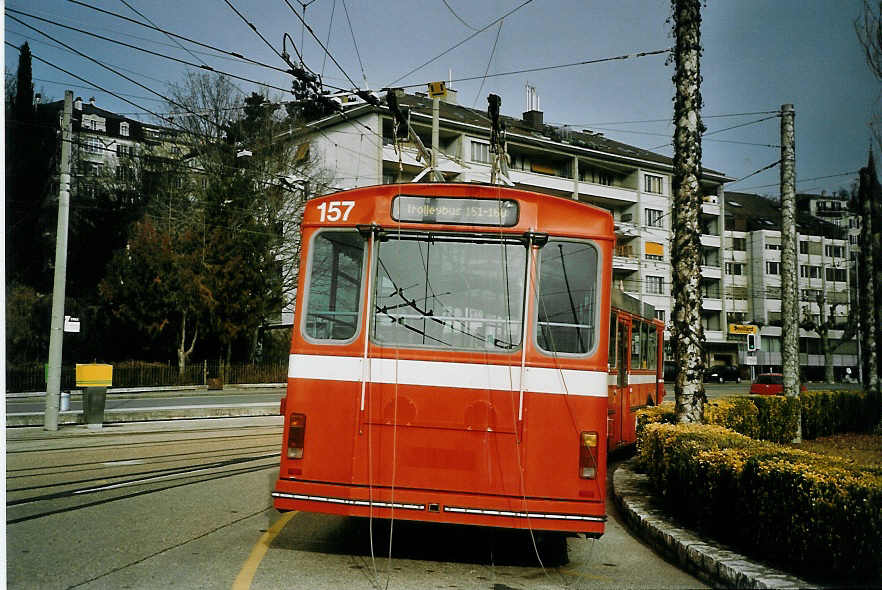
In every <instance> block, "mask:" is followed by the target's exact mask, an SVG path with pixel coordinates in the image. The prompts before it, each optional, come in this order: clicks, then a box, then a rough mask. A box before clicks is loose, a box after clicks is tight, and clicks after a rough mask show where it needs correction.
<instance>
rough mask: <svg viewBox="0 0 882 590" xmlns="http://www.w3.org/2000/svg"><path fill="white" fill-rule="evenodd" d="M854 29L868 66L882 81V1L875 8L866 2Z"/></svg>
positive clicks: (865, 0) (867, 0)
mask: <svg viewBox="0 0 882 590" xmlns="http://www.w3.org/2000/svg"><path fill="white" fill-rule="evenodd" d="M854 29H855V32H857V37H858V40H859V41H860V42H861V46H862V47H863V48H864V54H865V56H866V58H867V65H868V66H870V70H872V72H873V74H874V75H875V76H876V78H878V79H879V80H880V81H882V1H880V2H879V3H878V5H876V6H873V3H872V2H870V0H864V5H863V7H862V10H861V14H860V16H859V17H858V18H857V20H855V21H854Z"/></svg>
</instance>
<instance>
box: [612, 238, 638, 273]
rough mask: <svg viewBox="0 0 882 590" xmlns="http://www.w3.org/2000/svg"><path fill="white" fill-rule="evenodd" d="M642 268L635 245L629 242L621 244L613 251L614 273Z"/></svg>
mask: <svg viewBox="0 0 882 590" xmlns="http://www.w3.org/2000/svg"><path fill="white" fill-rule="evenodd" d="M639 268H640V259H639V258H638V257H637V254H636V253H635V251H634V247H633V246H631V245H628V244H619V245H617V246H616V250H615V252H614V253H613V273H617V272H618V273H622V272H624V273H631V272H634V271H636V270H637V269H639Z"/></svg>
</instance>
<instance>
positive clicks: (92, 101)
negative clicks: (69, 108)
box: [89, 96, 95, 106]
mask: <svg viewBox="0 0 882 590" xmlns="http://www.w3.org/2000/svg"><path fill="white" fill-rule="evenodd" d="M89 104H90V105H92V106H95V97H94V96H92V97H90V98H89Z"/></svg>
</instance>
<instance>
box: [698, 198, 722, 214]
mask: <svg viewBox="0 0 882 590" xmlns="http://www.w3.org/2000/svg"><path fill="white" fill-rule="evenodd" d="M701 212H702V214H704V215H714V216H719V215H720V206H719V205H718V204H717V203H711V202H710V201H705V202H704V203H702V204H701Z"/></svg>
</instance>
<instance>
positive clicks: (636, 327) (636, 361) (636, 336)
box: [631, 320, 643, 370]
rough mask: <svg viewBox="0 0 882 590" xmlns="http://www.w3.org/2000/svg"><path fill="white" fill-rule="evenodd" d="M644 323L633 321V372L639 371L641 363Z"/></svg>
mask: <svg viewBox="0 0 882 590" xmlns="http://www.w3.org/2000/svg"><path fill="white" fill-rule="evenodd" d="M642 323H643V322H640V321H639V320H632V321H631V370H634V369H639V368H640V367H641V366H642V365H641V363H640V350H641V347H640V326H641V324H642Z"/></svg>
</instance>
